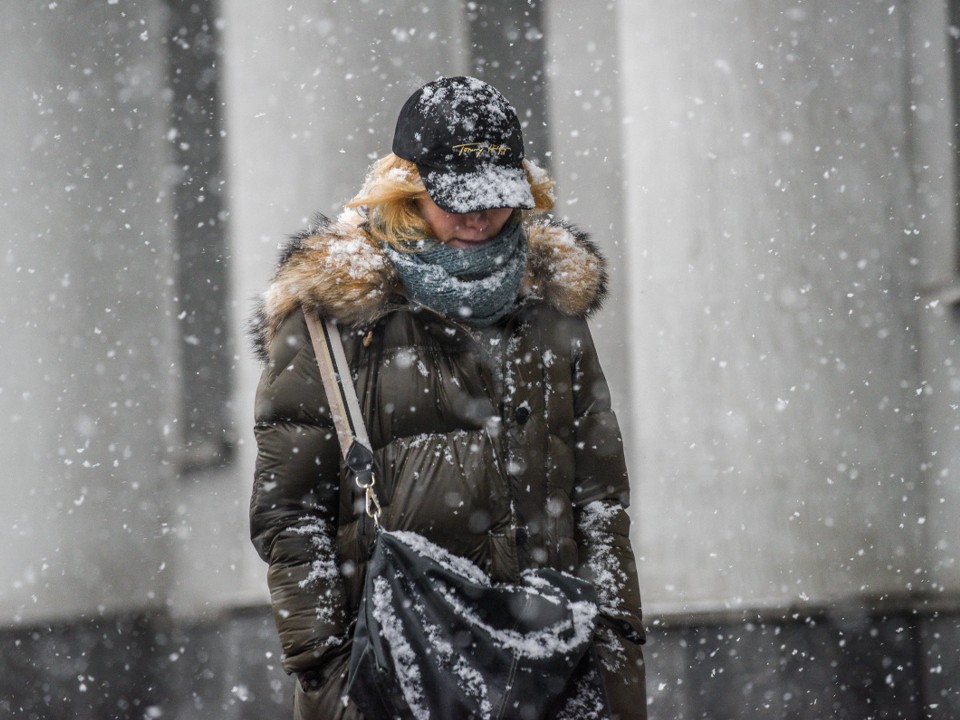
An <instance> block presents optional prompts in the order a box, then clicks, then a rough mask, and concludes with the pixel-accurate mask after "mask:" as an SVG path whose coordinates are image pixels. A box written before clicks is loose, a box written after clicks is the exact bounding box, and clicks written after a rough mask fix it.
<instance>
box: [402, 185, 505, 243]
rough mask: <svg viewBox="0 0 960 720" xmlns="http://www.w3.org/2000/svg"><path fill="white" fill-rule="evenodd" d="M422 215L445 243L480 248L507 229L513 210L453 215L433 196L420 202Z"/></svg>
mask: <svg viewBox="0 0 960 720" xmlns="http://www.w3.org/2000/svg"><path fill="white" fill-rule="evenodd" d="M417 205H418V206H419V208H420V214H421V215H423V219H424V220H426V221H427V224H428V225H429V226H430V228H431V229H432V230H433V236H434V237H435V238H436V239H437V240H439V241H440V242H442V243H445V244H447V245H450V246H452V247H457V248H470V247H479V246H480V245H483V243H485V242H487V240H489V239H490V238H492V237H494V236H495V235H496V234H497V233H499V232H500V231H501V230H503V226H504V225H506V224H507V220H509V219H510V215H511V214H512V213H513V208H494V209H493V210H480V211H478V212H471V213H451V212H447V211H446V210H444V209H443V208H441V207H440V206H439V205H437V204H436V203H435V202H434V201H433V200H431V199H430V197H429V196H424V197H422V198H420V199H418V200H417Z"/></svg>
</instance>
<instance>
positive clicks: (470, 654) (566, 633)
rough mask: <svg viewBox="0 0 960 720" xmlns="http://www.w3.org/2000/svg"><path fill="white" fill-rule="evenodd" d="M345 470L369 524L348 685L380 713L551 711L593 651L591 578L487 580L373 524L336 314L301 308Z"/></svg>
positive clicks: (547, 573) (363, 436) (369, 712)
mask: <svg viewBox="0 0 960 720" xmlns="http://www.w3.org/2000/svg"><path fill="white" fill-rule="evenodd" d="M304 315H305V316H306V319H307V327H308V329H309V331H310V337H311V341H312V343H313V347H314V350H315V352H316V355H317V363H318V364H319V366H320V375H321V377H322V379H323V387H324V390H325V392H326V394H327V399H328V401H329V404H330V412H331V414H332V416H333V420H334V424H335V426H336V429H337V436H338V440H339V443H340V448H341V450H342V452H343V457H344V461H345V463H346V465H347V467H348V468H349V469H350V470H351V471H352V472H353V473H354V475H355V479H356V482H357V484H358V485H359V487H360V488H362V489H363V491H364V493H365V496H366V513H367V515H369V516H370V517H371V518H372V519H373V521H374V523H375V525H376V539H375V542H374V546H373V553H372V555H371V557H370V559H369V561H368V562H367V568H366V574H365V576H364V587H363V594H362V597H361V600H360V609H359V614H358V618H357V624H356V627H355V629H354V633H353V648H352V654H351V657H350V670H349V675H348V679H347V692H348V694H349V697H350V699H351V700H353V702H354V703H356V705H357V707H358V708H359V709H360V711H361V712H362V713H363V714H364V715H365V716H366V717H368V718H370V719H371V720H374V719H375V718H376V719H379V718H404V719H406V718H415V719H416V720H424V719H425V718H437V719H440V720H449V719H451V718H504V719H505V718H517V719H520V718H522V719H523V720H538V719H540V718H548V717H551V716H552V715H553V714H554V713H555V711H556V709H557V708H556V706H557V704H558V703H559V702H560V701H561V700H562V699H563V697H564V696H565V695H566V693H567V692H568V691H569V689H570V688H569V686H570V684H571V681H572V680H571V679H572V678H573V676H574V671H575V670H576V669H577V666H578V665H579V664H580V663H581V660H584V658H585V656H586V655H587V653H588V651H589V650H590V647H591V642H592V639H593V632H594V627H595V623H596V618H597V613H598V608H597V602H596V594H595V591H594V588H593V585H592V584H590V583H588V582H586V581H584V580H580V579H578V578H575V577H573V576H571V575H567V574H565V573H561V572H558V571H556V570H551V569H539V570H529V571H527V572H525V573H523V581H522V583H520V584H516V585H505V584H499V585H498V584H494V583H493V582H491V580H490V579H489V578H488V577H487V576H486V575H485V574H484V572H483V571H482V570H481V569H480V568H478V567H477V566H476V565H474V564H473V563H471V562H470V561H468V560H466V559H464V558H460V557H457V556H455V555H452V554H451V553H449V552H447V551H446V550H444V549H443V548H441V547H439V546H437V545H435V544H433V543H431V542H430V541H429V540H427V539H426V538H423V537H421V536H420V535H417V534H415V533H410V532H391V531H389V530H386V529H384V528H383V527H382V526H381V525H380V516H381V512H382V511H381V507H380V502H379V500H378V498H377V495H376V493H375V492H374V486H375V485H376V479H377V477H376V472H375V468H374V458H373V452H372V449H371V447H370V441H369V439H368V438H367V432H366V428H365V427H364V425H363V420H362V417H361V415H360V407H359V403H358V402H357V396H356V391H355V389H354V387H353V383H352V382H351V381H350V371H349V368H348V367H347V362H346V358H345V356H344V352H343V344H342V341H341V339H340V332H339V329H338V327H337V325H336V323H335V322H333V321H332V320H324V321H323V322H322V324H321V323H319V322H318V318H317V316H316V314H315V313H313V312H310V311H308V310H307V309H304Z"/></svg>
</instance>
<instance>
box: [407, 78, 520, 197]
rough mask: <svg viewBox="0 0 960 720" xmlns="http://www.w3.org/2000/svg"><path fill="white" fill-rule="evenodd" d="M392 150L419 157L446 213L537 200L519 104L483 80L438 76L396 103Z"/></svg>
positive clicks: (416, 159) (419, 167) (425, 181)
mask: <svg viewBox="0 0 960 720" xmlns="http://www.w3.org/2000/svg"><path fill="white" fill-rule="evenodd" d="M393 152H394V154H395V155H397V156H399V157H401V158H403V159H404V160H409V161H410V162H413V163H415V164H416V166H417V170H419V171H420V177H421V178H422V179H423V184H424V185H425V186H426V188H427V193H428V194H429V195H430V197H431V198H432V199H433V201H434V202H435V203H436V204H437V205H439V206H440V207H441V208H443V209H444V210H446V211H447V212H452V213H466V212H476V211H478V210H489V209H492V208H503V207H509V208H527V209H529V208H533V207H534V206H535V204H534V200H533V193H532V192H531V191H530V183H529V182H528V181H527V174H526V171H525V170H524V168H523V133H522V132H521V130H520V120H519V119H518V118H517V111H516V110H514V109H513V106H512V105H511V104H510V103H509V102H507V99H506V98H505V97H504V96H503V95H501V94H500V92H499V91H498V90H497V89H496V88H495V87H493V86H492V85H490V84H488V83H485V82H483V81H482V80H478V79H476V78H472V77H464V76H458V77H449V78H448V77H440V78H437V79H436V80H434V81H433V82H429V83H427V84H426V85H424V86H423V87H421V88H420V89H419V90H417V91H416V92H415V93H414V94H413V95H411V96H410V98H409V99H408V100H407V102H406V103H404V105H403V108H402V109H401V110H400V117H399V118H398V119H397V129H396V132H395V133H394V136H393Z"/></svg>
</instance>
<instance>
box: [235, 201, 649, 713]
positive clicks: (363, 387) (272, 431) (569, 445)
mask: <svg viewBox="0 0 960 720" xmlns="http://www.w3.org/2000/svg"><path fill="white" fill-rule="evenodd" d="M526 230H527V236H528V242H529V256H528V262H527V268H526V275H525V278H524V281H523V283H522V286H521V291H520V296H519V298H518V303H517V307H516V309H515V310H514V312H512V313H511V314H510V315H509V316H508V317H507V318H506V319H505V320H504V321H503V322H501V323H500V324H498V325H497V326H496V327H494V328H491V329H488V330H485V331H483V332H476V331H472V330H471V329H469V328H466V327H464V326H462V325H460V324H459V323H455V322H451V321H449V320H447V319H446V318H444V317H442V316H440V315H438V314H437V313H435V312H433V311H431V310H429V309H427V308H423V307H418V306H414V305H412V304H409V303H407V302H406V301H405V300H404V298H403V296H402V292H401V288H400V286H399V280H398V278H397V276H396V273H395V272H394V270H393V267H392V265H391V264H390V261H389V260H388V259H387V257H386V256H385V254H384V253H383V251H382V250H381V249H380V247H379V246H378V245H377V243H376V242H375V241H373V240H372V239H370V238H369V236H368V235H367V234H366V233H365V232H364V230H363V228H362V225H361V223H360V218H359V217H358V216H357V217H354V218H352V219H350V216H347V219H341V220H340V221H338V222H336V223H332V222H330V221H322V222H321V223H319V224H318V225H317V226H316V227H314V228H312V229H311V230H310V231H309V232H307V233H304V234H302V235H299V236H297V237H295V238H294V239H293V240H292V242H291V244H290V246H289V247H288V248H287V249H286V251H285V252H284V253H283V256H282V258H281V261H280V264H279V267H278V269H277V271H276V274H275V276H274V280H273V283H272V284H271V286H270V288H269V289H268V291H267V292H266V293H265V294H264V296H263V303H262V306H261V308H260V309H259V312H258V313H257V316H256V318H255V321H254V329H253V333H254V340H255V343H256V347H257V351H258V354H259V356H260V357H261V359H262V360H263V361H264V363H265V365H264V369H263V374H262V377H261V380H260V384H259V387H258V389H257V399H256V437H257V446H258V456H257V466H256V474H255V482H254V490H253V497H252V499H251V506H250V523H251V536H252V539H253V543H254V545H255V546H256V548H257V550H258V552H259V553H260V555H261V557H263V559H264V560H265V561H266V562H267V563H269V571H268V583H269V585H270V592H271V600H272V605H273V611H274V617H275V620H276V623H277V627H278V630H279V633H280V638H281V642H282V644H283V648H284V657H283V665H284V667H285V669H286V670H287V671H288V672H303V671H307V670H310V671H313V672H314V674H319V676H320V678H321V682H320V688H319V690H318V691H317V692H318V693H319V694H318V695H317V697H316V698H314V700H315V701H316V702H317V703H318V709H316V711H315V715H316V717H341V716H342V717H356V716H355V715H350V714H349V709H348V710H344V707H343V706H342V704H340V703H339V696H340V694H341V690H342V687H343V682H344V679H345V678H344V677H343V671H344V670H345V668H346V663H347V661H348V659H349V644H350V640H349V634H350V630H351V626H352V622H353V619H354V617H355V615H356V611H357V606H358V603H359V596H360V590H361V588H362V583H363V570H364V563H365V560H366V557H367V553H368V549H369V543H370V541H371V539H372V533H371V528H370V526H369V521H368V520H367V518H366V516H365V515H364V512H363V502H362V496H361V494H360V493H359V491H358V490H357V488H356V487H355V485H354V484H353V482H352V479H351V478H350V477H348V476H347V473H346V472H345V471H344V470H343V469H342V468H341V462H340V454H339V446H338V444H337V440H336V434H335V431H334V429H333V424H332V421H331V418H330V413H329V409H328V408H327V403H326V400H325V397H324V393H323V388H322V385H321V381H320V374H319V370H318V369H317V365H316V359H315V356H314V352H313V348H312V346H311V344H310V341H309V337H308V334H307V330H306V324H305V322H304V319H303V317H302V315H301V313H300V308H301V307H316V308H317V311H318V312H319V313H320V314H321V315H322V316H326V317H332V318H334V319H336V320H337V321H338V322H339V323H340V324H341V337H342V338H343V342H344V349H345V352H346V355H347V360H348V363H349V364H350V367H351V369H352V371H353V375H354V377H353V379H354V382H355V385H356V388H357V394H358V397H359V400H360V405H361V410H362V412H363V415H364V418H365V421H366V423H367V427H368V432H369V434H370V439H371V442H372V444H373V448H374V452H375V454H376V458H377V462H378V466H379V469H380V473H381V477H380V480H379V482H378V489H379V496H380V500H381V502H382V504H383V507H384V515H383V517H382V519H381V521H382V523H383V524H384V526H385V527H388V528H391V529H398V530H410V531H413V532H417V533H419V534H421V535H423V536H425V537H427V538H428V539H430V540H431V541H433V542H435V543H437V544H439V545H441V546H443V547H445V548H446V549H447V550H449V551H451V552H453V553H455V554H458V555H461V556H463V557H466V558H468V559H470V560H471V561H473V562H474V563H475V564H477V565H479V566H480V567H482V568H484V569H485V570H486V571H487V572H488V573H489V574H490V575H491V577H493V578H494V579H495V580H502V581H510V580H515V579H517V578H518V577H519V574H520V573H521V572H522V571H523V570H524V569H527V568H532V567H543V566H548V567H554V568H558V569H561V570H565V571H569V572H575V573H578V574H580V575H581V576H583V577H586V578H588V579H590V580H592V581H593V582H594V583H595V584H596V586H597V589H598V595H599V598H600V601H601V611H602V623H601V628H600V631H599V632H598V636H597V642H596V650H597V654H598V657H599V658H600V666H601V670H602V673H603V674H604V683H605V687H606V689H607V694H608V698H609V699H610V702H611V704H612V706H613V708H614V710H615V714H616V716H617V717H622V718H627V717H631V718H633V717H643V716H644V715H643V714H641V715H638V714H637V713H638V706H639V707H641V708H642V707H643V704H644V691H643V665H642V656H641V653H640V647H639V644H640V643H641V642H642V641H643V628H642V624H641V615H640V595H639V590H638V586H637V576H636V565H635V561H634V556H633V552H632V550H631V548H630V540H629V523H630V521H629V516H628V515H627V513H626V506H627V504H628V502H629V483H628V480H627V473H626V467H625V463H624V457H623V450H622V446H621V439H620V432H619V428H618V425H617V421H616V418H615V417H614V414H613V412H612V410H611V407H610V396H609V391H608V388H607V384H606V381H605V380H604V377H603V373H602V371H601V369H600V364H599V361H598V359H597V354H596V350H595V348H594V345H593V340H592V338H591V336H590V332H589V329H588V327H587V323H586V317H587V316H588V315H589V314H590V313H591V312H593V311H594V310H596V309H597V308H598V307H599V305H600V303H601V301H602V300H603V297H604V294H605V290H606V273H605V268H604V262H603V259H602V258H601V256H600V255H599V253H598V251H597V250H596V248H595V247H593V245H592V244H591V243H590V242H589V241H588V239H587V238H586V237H585V236H584V235H583V234H581V233H579V232H577V231H576V230H574V229H572V228H570V227H569V226H565V225H561V224H558V223H556V222H554V221H552V220H550V219H546V218H542V219H538V220H536V221H534V222H532V223H529V224H528V225H527V227H526ZM317 698H320V699H317ZM345 712H346V713H347V714H346V715H344V714H343V713H345ZM311 713H314V711H311ZM313 716H314V715H313V714H304V715H303V717H313Z"/></svg>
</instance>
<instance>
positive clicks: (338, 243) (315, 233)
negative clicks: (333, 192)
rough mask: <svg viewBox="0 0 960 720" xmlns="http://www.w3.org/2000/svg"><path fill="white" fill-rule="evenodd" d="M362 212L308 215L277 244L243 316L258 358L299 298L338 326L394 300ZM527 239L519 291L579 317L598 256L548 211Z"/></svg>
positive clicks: (596, 273)
mask: <svg viewBox="0 0 960 720" xmlns="http://www.w3.org/2000/svg"><path fill="white" fill-rule="evenodd" d="M363 220H364V218H363V216H362V215H360V214H359V213H356V212H352V211H347V212H344V213H343V214H341V215H340V217H339V218H337V220H336V221H332V220H330V219H329V218H326V217H324V216H323V215H318V216H316V218H315V220H314V222H313V224H312V225H311V226H310V228H308V229H307V230H306V231H305V232H302V233H300V234H298V235H295V236H293V237H292V238H291V239H290V242H289V243H288V245H287V246H286V248H284V250H283V252H282V254H281V256H280V261H279V263H278V265H277V270H276V272H275V273H274V276H273V281H272V282H271V284H270V287H269V288H268V289H267V291H266V292H265V293H264V294H263V295H262V297H261V298H260V301H259V303H258V304H257V308H256V310H255V312H254V316H253V318H252V319H251V322H250V335H251V336H252V339H253V343H254V348H255V351H256V353H257V356H258V357H259V358H260V359H261V360H263V359H266V356H267V347H268V345H269V343H270V342H271V341H272V339H273V337H274V336H275V335H276V333H277V330H278V329H279V328H280V324H281V323H282V322H283V321H284V319H285V318H286V317H287V316H288V315H290V314H291V313H293V312H295V311H297V310H298V309H299V308H300V306H301V305H307V306H310V305H314V306H316V307H317V308H318V310H319V312H320V314H321V315H324V316H326V317H332V318H334V319H336V320H337V321H338V322H340V323H342V324H345V325H353V326H362V325H370V324H372V323H374V322H375V321H376V320H377V319H379V318H380V317H382V316H384V315H386V314H387V313H388V312H390V311H391V310H393V309H394V308H395V307H396V301H395V299H392V298H394V296H396V295H399V294H401V293H402V288H401V285H400V280H399V278H398V277H397V274H396V272H395V270H394V268H393V265H392V264H391V262H390V260H389V259H388V258H387V256H386V254H385V253H384V252H383V250H382V249H381V248H380V246H379V244H378V243H377V242H376V241H374V240H372V239H371V238H370V236H369V235H368V234H367V233H366V232H365V231H364V230H363V227H362V224H363ZM526 231H527V241H528V244H529V250H528V258H527V268H526V274H525V277H524V279H523V282H522V284H521V287H520V295H521V297H522V298H530V299H541V300H543V301H544V302H546V303H548V304H549V305H551V306H552V307H554V308H555V309H556V310H557V311H558V312H561V313H563V314H564V315H571V316H575V317H586V316H588V315H590V314H592V313H594V312H596V311H597V310H598V309H599V308H600V305H601V304H602V302H603V299H604V298H605V297H606V294H607V271H606V261H605V260H604V259H603V256H602V255H601V254H600V251H599V250H598V249H597V247H596V246H595V245H594V244H593V243H592V242H591V241H590V240H589V238H588V236H587V235H586V233H583V232H581V231H579V230H577V229H576V228H575V227H573V226H571V225H567V224H564V223H561V222H559V221H557V220H555V219H553V218H551V217H543V216H541V217H538V218H536V219H534V220H533V221H528V222H527V223H526Z"/></svg>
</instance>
